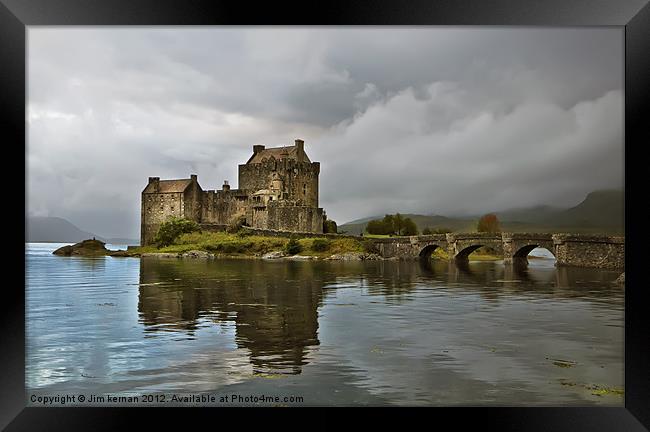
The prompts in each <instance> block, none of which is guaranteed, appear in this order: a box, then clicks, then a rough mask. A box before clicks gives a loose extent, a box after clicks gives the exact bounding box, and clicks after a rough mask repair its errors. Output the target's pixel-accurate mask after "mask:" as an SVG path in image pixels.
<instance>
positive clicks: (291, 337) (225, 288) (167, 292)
mask: <svg viewBox="0 0 650 432" xmlns="http://www.w3.org/2000/svg"><path fill="white" fill-rule="evenodd" d="M273 264H274V263H262V262H261V261H258V260H237V261H218V262H214V261H200V260H192V261H190V260H170V259H155V258H154V259H142V260H141V264H140V295H139V302H138V311H139V313H140V319H141V321H142V322H143V323H144V325H145V328H146V329H147V330H148V331H169V330H172V331H184V332H187V333H189V334H193V333H194V332H195V331H196V330H197V326H198V323H199V321H200V320H202V319H209V320H212V321H213V322H215V323H225V322H233V321H234V322H235V324H236V343H237V346H238V347H240V348H246V349H248V350H249V351H250V356H251V363H252V364H253V368H254V371H255V372H257V373H271V372H272V373H289V374H296V373H300V371H301V366H302V365H304V364H305V363H306V361H305V356H306V353H307V349H308V348H309V347H310V346H314V345H318V343H319V342H318V336H317V331H318V314H317V309H318V307H319V306H321V304H322V298H323V295H324V292H323V289H322V287H323V281H322V280H319V279H318V278H317V277H314V274H313V268H311V267H310V266H308V265H303V264H304V263H278V264H280V265H273Z"/></svg>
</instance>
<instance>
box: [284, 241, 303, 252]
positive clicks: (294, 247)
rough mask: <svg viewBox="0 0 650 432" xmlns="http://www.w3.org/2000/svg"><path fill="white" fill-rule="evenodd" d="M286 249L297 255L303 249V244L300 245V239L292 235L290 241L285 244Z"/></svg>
mask: <svg viewBox="0 0 650 432" xmlns="http://www.w3.org/2000/svg"><path fill="white" fill-rule="evenodd" d="M284 250H285V252H286V253H288V254H289V255H295V254H297V253H299V252H301V251H302V246H300V243H298V240H296V239H295V238H293V237H291V238H290V239H289V241H288V242H287V244H286V245H285V247H284Z"/></svg>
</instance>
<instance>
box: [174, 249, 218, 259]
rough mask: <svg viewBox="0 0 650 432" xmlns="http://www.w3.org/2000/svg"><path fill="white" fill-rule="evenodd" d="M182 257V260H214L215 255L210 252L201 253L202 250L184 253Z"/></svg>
mask: <svg viewBox="0 0 650 432" xmlns="http://www.w3.org/2000/svg"><path fill="white" fill-rule="evenodd" d="M180 256H181V258H200V259H212V258H214V254H211V253H210V252H205V251H201V250H191V251H187V252H183V253H182V254H181V255H180Z"/></svg>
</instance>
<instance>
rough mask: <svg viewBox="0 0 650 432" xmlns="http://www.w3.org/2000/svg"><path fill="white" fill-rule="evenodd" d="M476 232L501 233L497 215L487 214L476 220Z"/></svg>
mask: <svg viewBox="0 0 650 432" xmlns="http://www.w3.org/2000/svg"><path fill="white" fill-rule="evenodd" d="M476 229H477V231H478V232H487V233H498V232H501V228H500V227H499V219H498V218H497V215H495V214H493V213H489V214H486V215H483V216H481V219H479V220H478V224H477V226H476Z"/></svg>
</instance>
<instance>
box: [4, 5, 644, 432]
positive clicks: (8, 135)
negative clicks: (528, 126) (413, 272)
mask: <svg viewBox="0 0 650 432" xmlns="http://www.w3.org/2000/svg"><path fill="white" fill-rule="evenodd" d="M190 24H192V25H243V24H255V25H260V24H264V25H292V24H301V25H498V26H513V25H515V26H620V27H624V31H625V195H626V198H627V199H626V201H625V224H626V264H625V265H626V293H625V303H626V309H625V406H624V407H622V408H580V407H545V408H506V407H499V408H478V407H476V408H471V407H467V408H465V407H462V408H435V409H434V411H433V412H424V413H423V412H421V411H419V412H418V414H420V415H422V414H424V415H422V420H424V421H425V422H426V423H425V424H430V425H432V426H435V425H438V424H442V422H443V421H445V420H447V421H452V423H451V424H452V425H453V427H454V429H455V428H457V427H463V426H466V425H468V424H479V425H480V427H481V428H486V427H487V428H498V429H499V430H517V431H520V430H540V431H541V430H544V431H550V430H554V431H557V430H572V431H573V430H590V431H601V430H602V431H612V430H626V431H627V430H629V431H633V430H647V429H648V428H650V398H649V395H650V373H649V371H650V355H649V354H648V352H649V349H648V346H650V332H649V330H650V325H649V322H650V319H649V318H648V317H649V315H650V314H648V313H647V312H646V308H648V307H649V306H650V302H647V301H646V299H647V294H646V292H647V291H648V288H647V287H645V286H644V284H643V283H642V272H641V269H642V268H643V265H644V262H643V260H644V258H645V255H644V250H643V249H642V248H643V246H644V240H645V236H644V235H643V225H642V223H643V222H642V218H643V216H644V214H643V212H642V211H640V206H641V205H642V203H643V197H644V196H645V194H644V192H645V191H644V188H645V181H644V180H645V178H644V176H643V174H644V170H643V169H642V168H641V166H637V164H638V165H641V164H643V163H644V159H643V154H644V146H645V145H648V144H650V127H648V126H647V123H648V121H647V120H646V119H647V118H648V117H647V115H648V111H649V110H648V106H649V105H650V5H649V4H648V0H616V1H612V0H592V1H588V0H574V1H567V0H546V1H541V0H492V1H485V0H484V1H481V0H473V1H470V0H444V1H443V0H437V1H436V0H402V1H391V2H388V1H386V2H381V3H380V2H377V1H359V0H356V1H353V0H347V1H345V0H343V1H327V2H320V3H311V2H309V3H308V2H304V3H301V4H292V3H275V2H266V3H262V2H260V3H259V4H249V3H245V2H234V1H233V2H225V1H214V0H213V1H209V0H195V1H187V2H183V1H171V0H158V1H155V0H102V1H100V0H0V98H1V102H0V122H1V124H2V133H3V135H4V136H5V139H6V140H5V141H4V147H3V148H4V150H5V154H7V153H8V150H9V149H12V150H15V149H18V150H17V152H16V153H15V155H16V156H15V157H16V158H17V157H19V156H20V155H21V154H22V155H23V157H24V156H25V154H26V153H25V148H24V146H26V127H25V126H26V122H25V118H26V117H25V114H26V87H25V86H26V75H25V74H26V52H25V51H26V30H27V26H43V25H48V26H58V25H66V26H67V25H88V26H96V25H190ZM13 159H14V158H9V157H6V158H5V160H6V161H8V162H9V163H8V164H5V166H12V168H15V167H18V172H21V170H20V165H19V164H18V163H17V162H15V161H13ZM23 167H24V171H23V175H24V179H25V180H26V179H27V169H28V166H27V161H26V160H25V165H24V166H23ZM14 175H15V174H14ZM5 178H8V175H7V174H5ZM13 178H14V179H15V177H13ZM7 193H8V194H9V195H8V196H7V197H8V198H9V199H10V200H11V202H13V203H15V204H14V205H13V206H12V207H13V208H11V207H10V206H9V205H7V206H6V207H5V209H6V210H5V211H6V213H8V214H14V215H15V208H16V207H18V206H19V203H20V202H21V201H22V202H24V203H26V199H25V190H22V191H21V190H20V188H19V187H17V186H12V187H11V188H10V190H9V191H7ZM635 200H636V201H635ZM639 201H640V202H639ZM635 207H639V209H637V211H635ZM10 210H13V212H12V211H10ZM14 218H15V219H19V218H18V217H17V216H14ZM22 221H23V222H22V223H24V221H25V218H23V219H22ZM11 226H12V227H13V229H9V230H8V231H10V232H11V233H14V234H15V235H16V236H19V235H20V234H19V233H18V231H19V230H17V229H15V227H17V226H21V222H20V219H19V222H18V224H17V225H11ZM21 242H23V244H24V237H23V239H22V240H21ZM17 244H18V240H16V245H17ZM6 259H10V260H11V261H5V265H6V266H7V267H6V268H8V269H10V270H11V271H12V272H15V273H18V272H19V271H20V270H21V269H22V270H24V269H25V256H24V253H21V252H20V251H19V250H17V251H16V252H15V253H13V254H11V255H10V256H7V258H6ZM21 281H22V282H23V284H24V272H23V277H20V276H19V278H18V282H16V283H6V284H5V285H4V293H3V294H4V296H3V303H4V308H3V313H2V314H0V316H1V317H2V318H1V322H2V327H1V328H2V340H3V343H2V349H1V350H0V358H1V359H2V363H1V366H2V367H1V369H0V377H1V378H0V426H1V427H6V428H7V430H41V429H47V430H53V429H54V430H57V429H66V430H69V429H73V430H74V429H77V428H80V429H87V428H89V427H90V426H91V425H92V428H93V429H117V428H125V427H129V426H132V424H131V420H132V416H134V415H136V416H139V415H144V416H146V417H147V418H148V421H151V420H153V419H154V418H155V419H156V420H157V421H166V420H167V419H169V418H171V417H178V414H177V412H176V411H173V410H172V411H169V410H161V409H158V408H156V409H149V410H143V409H141V408H139V409H135V408H33V407H29V408H27V407H26V394H25V370H24V369H25V298H24V285H23V286H21ZM176 409H179V408H176ZM180 409H181V410H183V411H181V412H182V413H186V414H188V415H189V416H188V417H187V418H188V419H191V421H192V423H193V422H195V421H197V420H198V419H201V418H202V419H208V420H209V421H210V422H211V423H212V424H213V425H215V427H217V426H216V425H217V424H219V422H220V421H221V420H223V419H224V417H227V416H230V415H231V414H230V413H228V414H226V416H224V415H223V412H219V413H217V412H215V411H214V409H210V410H205V409H201V410H199V409H193V408H180ZM276 412H277V410H267V411H266V412H265V413H264V415H263V416H261V417H260V419H263V420H264V421H265V422H273V418H272V417H273V416H272V414H275V413H276ZM293 412H294V411H292V412H291V413H290V415H292V414H293ZM394 412H395V411H389V410H382V411H379V412H377V411H374V412H372V413H367V417H373V418H374V419H383V418H385V416H386V415H388V416H390V417H393V416H394ZM391 413H393V414H391ZM237 414H239V413H237ZM250 417H251V416H249V415H246V414H245V415H244V416H242V418H240V416H239V415H237V416H236V418H237V419H238V421H240V422H244V423H247V422H248V420H247V418H250ZM327 417H329V416H327ZM327 417H325V418H327ZM320 418H321V417H319V419H320ZM318 422H319V423H320V420H318ZM474 422H476V423H474ZM192 423H190V424H192ZM326 423H327V420H324V421H323V422H322V424H321V426H323V425H325V424H326ZM303 424H304V425H305V426H309V425H310V424H311V423H303ZM281 425H282V424H281ZM149 426H153V425H152V424H149Z"/></svg>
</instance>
